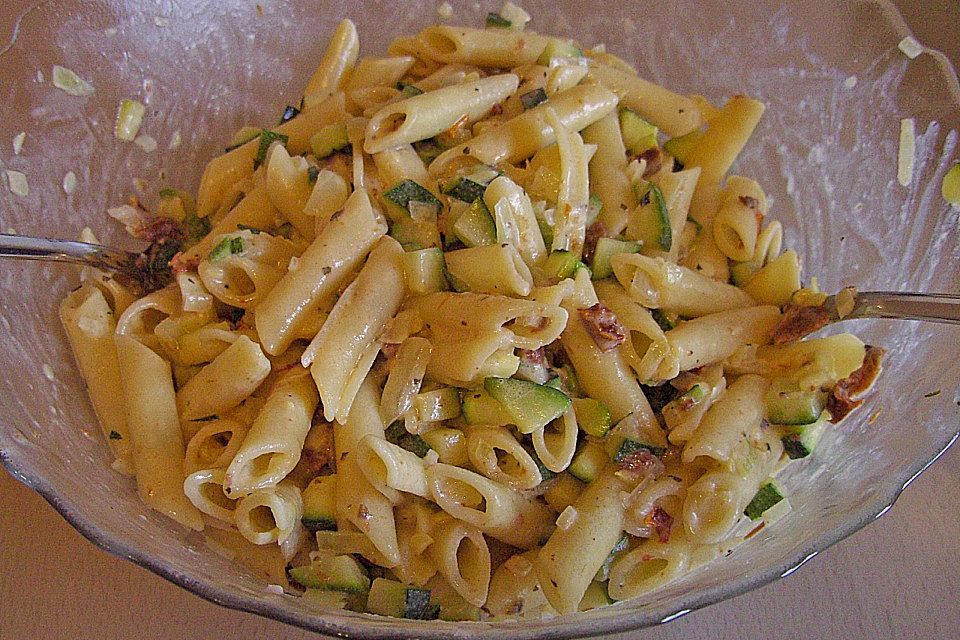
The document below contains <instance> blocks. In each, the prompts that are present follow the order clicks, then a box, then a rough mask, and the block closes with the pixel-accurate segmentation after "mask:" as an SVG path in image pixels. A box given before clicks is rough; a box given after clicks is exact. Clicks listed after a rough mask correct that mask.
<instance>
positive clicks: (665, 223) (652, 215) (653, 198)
mask: <svg viewBox="0 0 960 640" xmlns="http://www.w3.org/2000/svg"><path fill="white" fill-rule="evenodd" d="M647 189H648V190H647V192H646V193H644V194H643V195H642V196H641V198H640V200H641V202H643V201H645V200H649V202H647V203H646V204H644V205H643V206H642V207H640V209H639V210H638V211H637V215H638V217H639V226H638V228H639V231H640V233H639V235H640V238H639V239H640V241H641V242H642V243H643V246H645V247H656V248H658V249H661V250H663V251H670V247H671V246H673V228H672V227H671V226H670V213H669V211H667V202H666V200H665V199H664V197H663V192H662V191H661V190H660V187H658V186H657V185H656V184H654V183H652V182H649V183H647Z"/></svg>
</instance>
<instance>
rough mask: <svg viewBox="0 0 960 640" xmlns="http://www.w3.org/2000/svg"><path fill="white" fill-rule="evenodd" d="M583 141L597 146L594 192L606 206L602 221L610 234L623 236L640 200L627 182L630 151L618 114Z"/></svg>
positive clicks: (597, 124)
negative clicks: (624, 140) (628, 216)
mask: <svg viewBox="0 0 960 640" xmlns="http://www.w3.org/2000/svg"><path fill="white" fill-rule="evenodd" d="M583 141H584V142H586V143H587V144H595V145H597V151H596V153H594V154H593V157H592V158H591V159H590V167H589V170H590V190H591V191H592V192H593V193H595V194H596V195H597V196H598V197H599V198H600V201H601V202H602V203H603V209H602V210H601V211H600V217H599V221H600V223H601V224H602V225H603V227H604V229H606V231H607V233H609V234H612V235H615V234H619V233H621V232H622V231H623V230H624V228H626V226H627V212H628V211H629V210H632V209H633V208H634V207H635V206H636V198H635V197H634V194H633V189H632V188H631V186H630V180H629V179H628V178H627V174H626V170H627V150H626V147H624V144H623V137H622V135H621V133H620V122H619V120H618V119H617V114H616V112H613V111H611V112H610V113H608V114H607V115H605V116H604V117H603V118H600V119H599V120H597V121H596V122H594V123H593V124H591V125H590V126H589V127H587V128H585V129H584V130H583Z"/></svg>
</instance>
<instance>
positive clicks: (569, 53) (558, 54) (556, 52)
mask: <svg viewBox="0 0 960 640" xmlns="http://www.w3.org/2000/svg"><path fill="white" fill-rule="evenodd" d="M582 57H583V51H581V50H580V48H579V47H578V46H577V45H575V44H573V41H571V40H563V39H561V38H550V41H549V42H547V46H546V48H544V50H543V53H541V54H540V57H539V58H537V64H542V65H544V66H548V65H549V64H550V61H551V60H553V59H554V58H582Z"/></svg>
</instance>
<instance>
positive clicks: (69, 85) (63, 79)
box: [53, 65, 94, 96]
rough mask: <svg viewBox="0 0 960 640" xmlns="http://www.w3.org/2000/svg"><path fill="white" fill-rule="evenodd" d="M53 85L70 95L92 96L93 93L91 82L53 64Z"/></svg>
mask: <svg viewBox="0 0 960 640" xmlns="http://www.w3.org/2000/svg"><path fill="white" fill-rule="evenodd" d="M53 86H55V87H56V88H57V89H60V90H61V91H64V92H65V93H69V94H70V95H72V96H92V95H93V93H94V89H93V85H92V84H90V83H89V82H87V81H86V80H84V79H83V78H81V77H80V76H78V75H77V74H76V73H74V72H73V71H71V70H70V69H67V68H66V67H61V66H60V65H53Z"/></svg>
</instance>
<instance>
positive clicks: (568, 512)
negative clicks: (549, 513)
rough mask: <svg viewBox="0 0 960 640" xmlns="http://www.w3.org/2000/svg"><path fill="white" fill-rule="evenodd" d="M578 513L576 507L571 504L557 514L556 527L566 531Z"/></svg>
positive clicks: (575, 519)
mask: <svg viewBox="0 0 960 640" xmlns="http://www.w3.org/2000/svg"><path fill="white" fill-rule="evenodd" d="M578 515H579V514H578V513H577V508H576V507H575V506H573V505H572V504H571V505H570V506H568V507H567V508H566V509H564V510H563V511H562V512H560V515H559V516H557V528H558V529H560V530H561V531H566V530H567V529H569V528H570V527H572V526H573V523H575V522H576V521H577V516H578Z"/></svg>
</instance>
